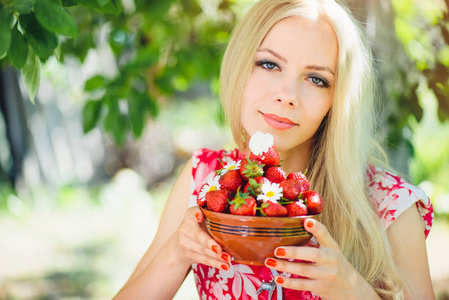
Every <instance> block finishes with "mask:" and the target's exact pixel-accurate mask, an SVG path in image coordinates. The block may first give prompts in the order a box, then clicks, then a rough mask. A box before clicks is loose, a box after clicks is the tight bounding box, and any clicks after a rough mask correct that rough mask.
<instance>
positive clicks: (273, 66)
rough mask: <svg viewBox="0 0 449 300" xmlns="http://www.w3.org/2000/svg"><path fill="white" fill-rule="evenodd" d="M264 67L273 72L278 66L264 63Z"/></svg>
mask: <svg viewBox="0 0 449 300" xmlns="http://www.w3.org/2000/svg"><path fill="white" fill-rule="evenodd" d="M264 67H265V68H267V69H270V70H273V69H274V68H276V64H275V63H271V62H266V63H264Z"/></svg>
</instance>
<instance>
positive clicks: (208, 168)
mask: <svg viewBox="0 0 449 300" xmlns="http://www.w3.org/2000/svg"><path fill="white" fill-rule="evenodd" d="M244 157H245V153H243V152H240V151H239V150H237V149H233V150H229V151H226V150H218V151H216V150H211V149H206V148H202V149H198V150H195V151H194V152H193V156H192V183H191V193H190V199H189V207H192V206H196V205H197V203H196V198H197V196H198V193H199V191H200V188H201V187H202V186H203V184H204V183H206V181H207V180H208V179H209V178H211V177H213V176H214V175H215V172H214V171H216V170H219V169H221V168H223V164H222V163H228V162H230V161H238V160H241V159H243V158H244Z"/></svg>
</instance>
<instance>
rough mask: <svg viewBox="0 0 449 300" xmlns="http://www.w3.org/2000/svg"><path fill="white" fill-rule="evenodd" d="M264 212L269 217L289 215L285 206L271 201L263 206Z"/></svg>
mask: <svg viewBox="0 0 449 300" xmlns="http://www.w3.org/2000/svg"><path fill="white" fill-rule="evenodd" d="M262 210H263V212H264V213H265V214H266V215H267V216H268V217H285V216H286V215H287V214H288V211H287V208H285V206H282V205H281V204H279V203H273V202H271V201H267V202H265V203H264V204H262Z"/></svg>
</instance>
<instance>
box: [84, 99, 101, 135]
mask: <svg viewBox="0 0 449 300" xmlns="http://www.w3.org/2000/svg"><path fill="white" fill-rule="evenodd" d="M102 108H103V101H101V100H89V101H87V103H86V105H84V109H83V131H84V133H88V132H89V131H91V130H92V129H93V128H94V127H95V125H96V124H97V123H98V119H99V117H100V115H101V110H102Z"/></svg>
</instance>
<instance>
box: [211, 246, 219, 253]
mask: <svg viewBox="0 0 449 300" xmlns="http://www.w3.org/2000/svg"><path fill="white" fill-rule="evenodd" d="M212 251H214V252H215V254H218V247H217V245H212Z"/></svg>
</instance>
